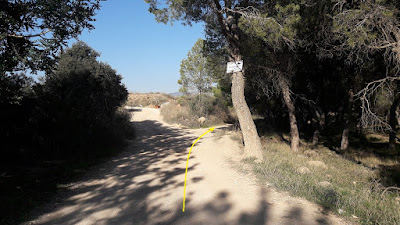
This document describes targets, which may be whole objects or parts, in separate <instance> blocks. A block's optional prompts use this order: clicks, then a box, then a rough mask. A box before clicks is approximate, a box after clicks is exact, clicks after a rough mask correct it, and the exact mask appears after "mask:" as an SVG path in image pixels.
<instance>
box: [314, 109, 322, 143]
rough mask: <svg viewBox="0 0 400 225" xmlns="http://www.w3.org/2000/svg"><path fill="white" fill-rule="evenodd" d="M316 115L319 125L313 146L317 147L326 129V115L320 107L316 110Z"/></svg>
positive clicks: (315, 132) (317, 125)
mask: <svg viewBox="0 0 400 225" xmlns="http://www.w3.org/2000/svg"><path fill="white" fill-rule="evenodd" d="M315 114H316V116H317V124H316V129H315V131H314V135H313V139H312V145H313V146H317V145H318V143H319V137H320V136H321V132H322V131H323V130H324V127H325V113H324V112H323V111H322V110H321V109H320V108H319V107H318V108H317V109H316V110H315Z"/></svg>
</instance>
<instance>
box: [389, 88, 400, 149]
mask: <svg viewBox="0 0 400 225" xmlns="http://www.w3.org/2000/svg"><path fill="white" fill-rule="evenodd" d="M399 103H400V95H399V94H397V95H396V96H395V98H394V101H393V103H392V105H391V106H390V114H389V125H390V127H391V130H390V133H389V150H390V151H396V133H397V130H396V126H397V118H396V110H397V107H398V106H399Z"/></svg>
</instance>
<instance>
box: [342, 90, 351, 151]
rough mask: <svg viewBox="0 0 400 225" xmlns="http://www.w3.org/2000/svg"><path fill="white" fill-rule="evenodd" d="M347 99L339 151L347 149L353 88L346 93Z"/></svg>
mask: <svg viewBox="0 0 400 225" xmlns="http://www.w3.org/2000/svg"><path fill="white" fill-rule="evenodd" d="M348 96H349V100H348V103H347V110H346V112H345V125H344V129H343V132H342V141H341V142H340V151H342V152H344V151H347V150H348V149H349V132H350V123H351V113H352V110H351V109H352V107H353V98H354V97H353V89H350V90H349V93H348Z"/></svg>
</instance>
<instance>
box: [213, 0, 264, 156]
mask: <svg viewBox="0 0 400 225" xmlns="http://www.w3.org/2000/svg"><path fill="white" fill-rule="evenodd" d="M225 3H228V4H226V5H225V7H227V8H230V1H227V2H225ZM212 7H213V8H214V13H215V14H216V16H217V21H216V22H217V23H218V24H219V26H220V28H221V31H222V33H223V35H224V36H225V38H226V40H227V42H228V44H229V47H228V51H229V54H230V56H231V59H232V60H234V61H239V60H241V59H242V54H241V52H240V42H239V36H240V35H239V33H240V30H239V20H238V18H237V17H235V16H234V15H233V14H232V12H227V15H226V18H224V15H223V10H222V7H221V5H220V3H219V1H218V0H213V4H212ZM231 91H232V103H233V106H234V107H235V110H236V114H237V116H238V119H239V124H240V128H241V130H242V134H243V141H244V150H245V154H246V156H249V157H256V158H257V159H258V160H261V159H262V145H261V141H260V138H259V136H258V134H257V129H256V125H255V124H254V121H253V118H252V116H251V113H250V109H249V106H248V105H247V102H246V99H245V96H244V72H234V73H233V75H232V90H231Z"/></svg>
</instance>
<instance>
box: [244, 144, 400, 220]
mask: <svg viewBox="0 0 400 225" xmlns="http://www.w3.org/2000/svg"><path fill="white" fill-rule="evenodd" d="M303 150H304V149H303ZM247 162H249V163H252V164H253V167H254V171H255V173H256V174H257V176H258V177H259V178H260V179H262V180H265V181H267V182H268V183H270V184H272V185H273V186H275V187H276V188H278V189H282V190H285V191H288V192H290V193H291V194H294V195H296V196H300V197H305V198H306V199H308V200H311V201H314V202H316V203H318V204H320V205H322V206H324V207H326V208H328V209H330V210H332V211H335V212H336V213H338V214H340V215H342V216H345V217H348V218H351V219H353V220H357V221H358V222H360V223H361V224H400V201H399V200H400V198H399V192H396V191H391V190H389V189H387V188H386V187H384V186H383V185H382V184H381V183H380V182H379V181H380V179H381V177H380V175H379V173H378V172H377V171H375V170H371V169H368V168H367V167H364V166H362V165H359V164H357V163H354V162H351V161H349V160H346V159H345V158H343V157H341V156H339V155H337V154H335V153H333V152H332V151H330V150H329V149H327V148H324V147H321V148H319V149H316V151H311V150H305V151H304V152H302V153H293V151H291V150H290V147H289V146H288V145H286V144H283V143H279V142H276V143H271V142H268V143H266V144H265V151H264V159H263V161H262V163H258V164H257V163H253V161H252V160H249V159H247Z"/></svg>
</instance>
